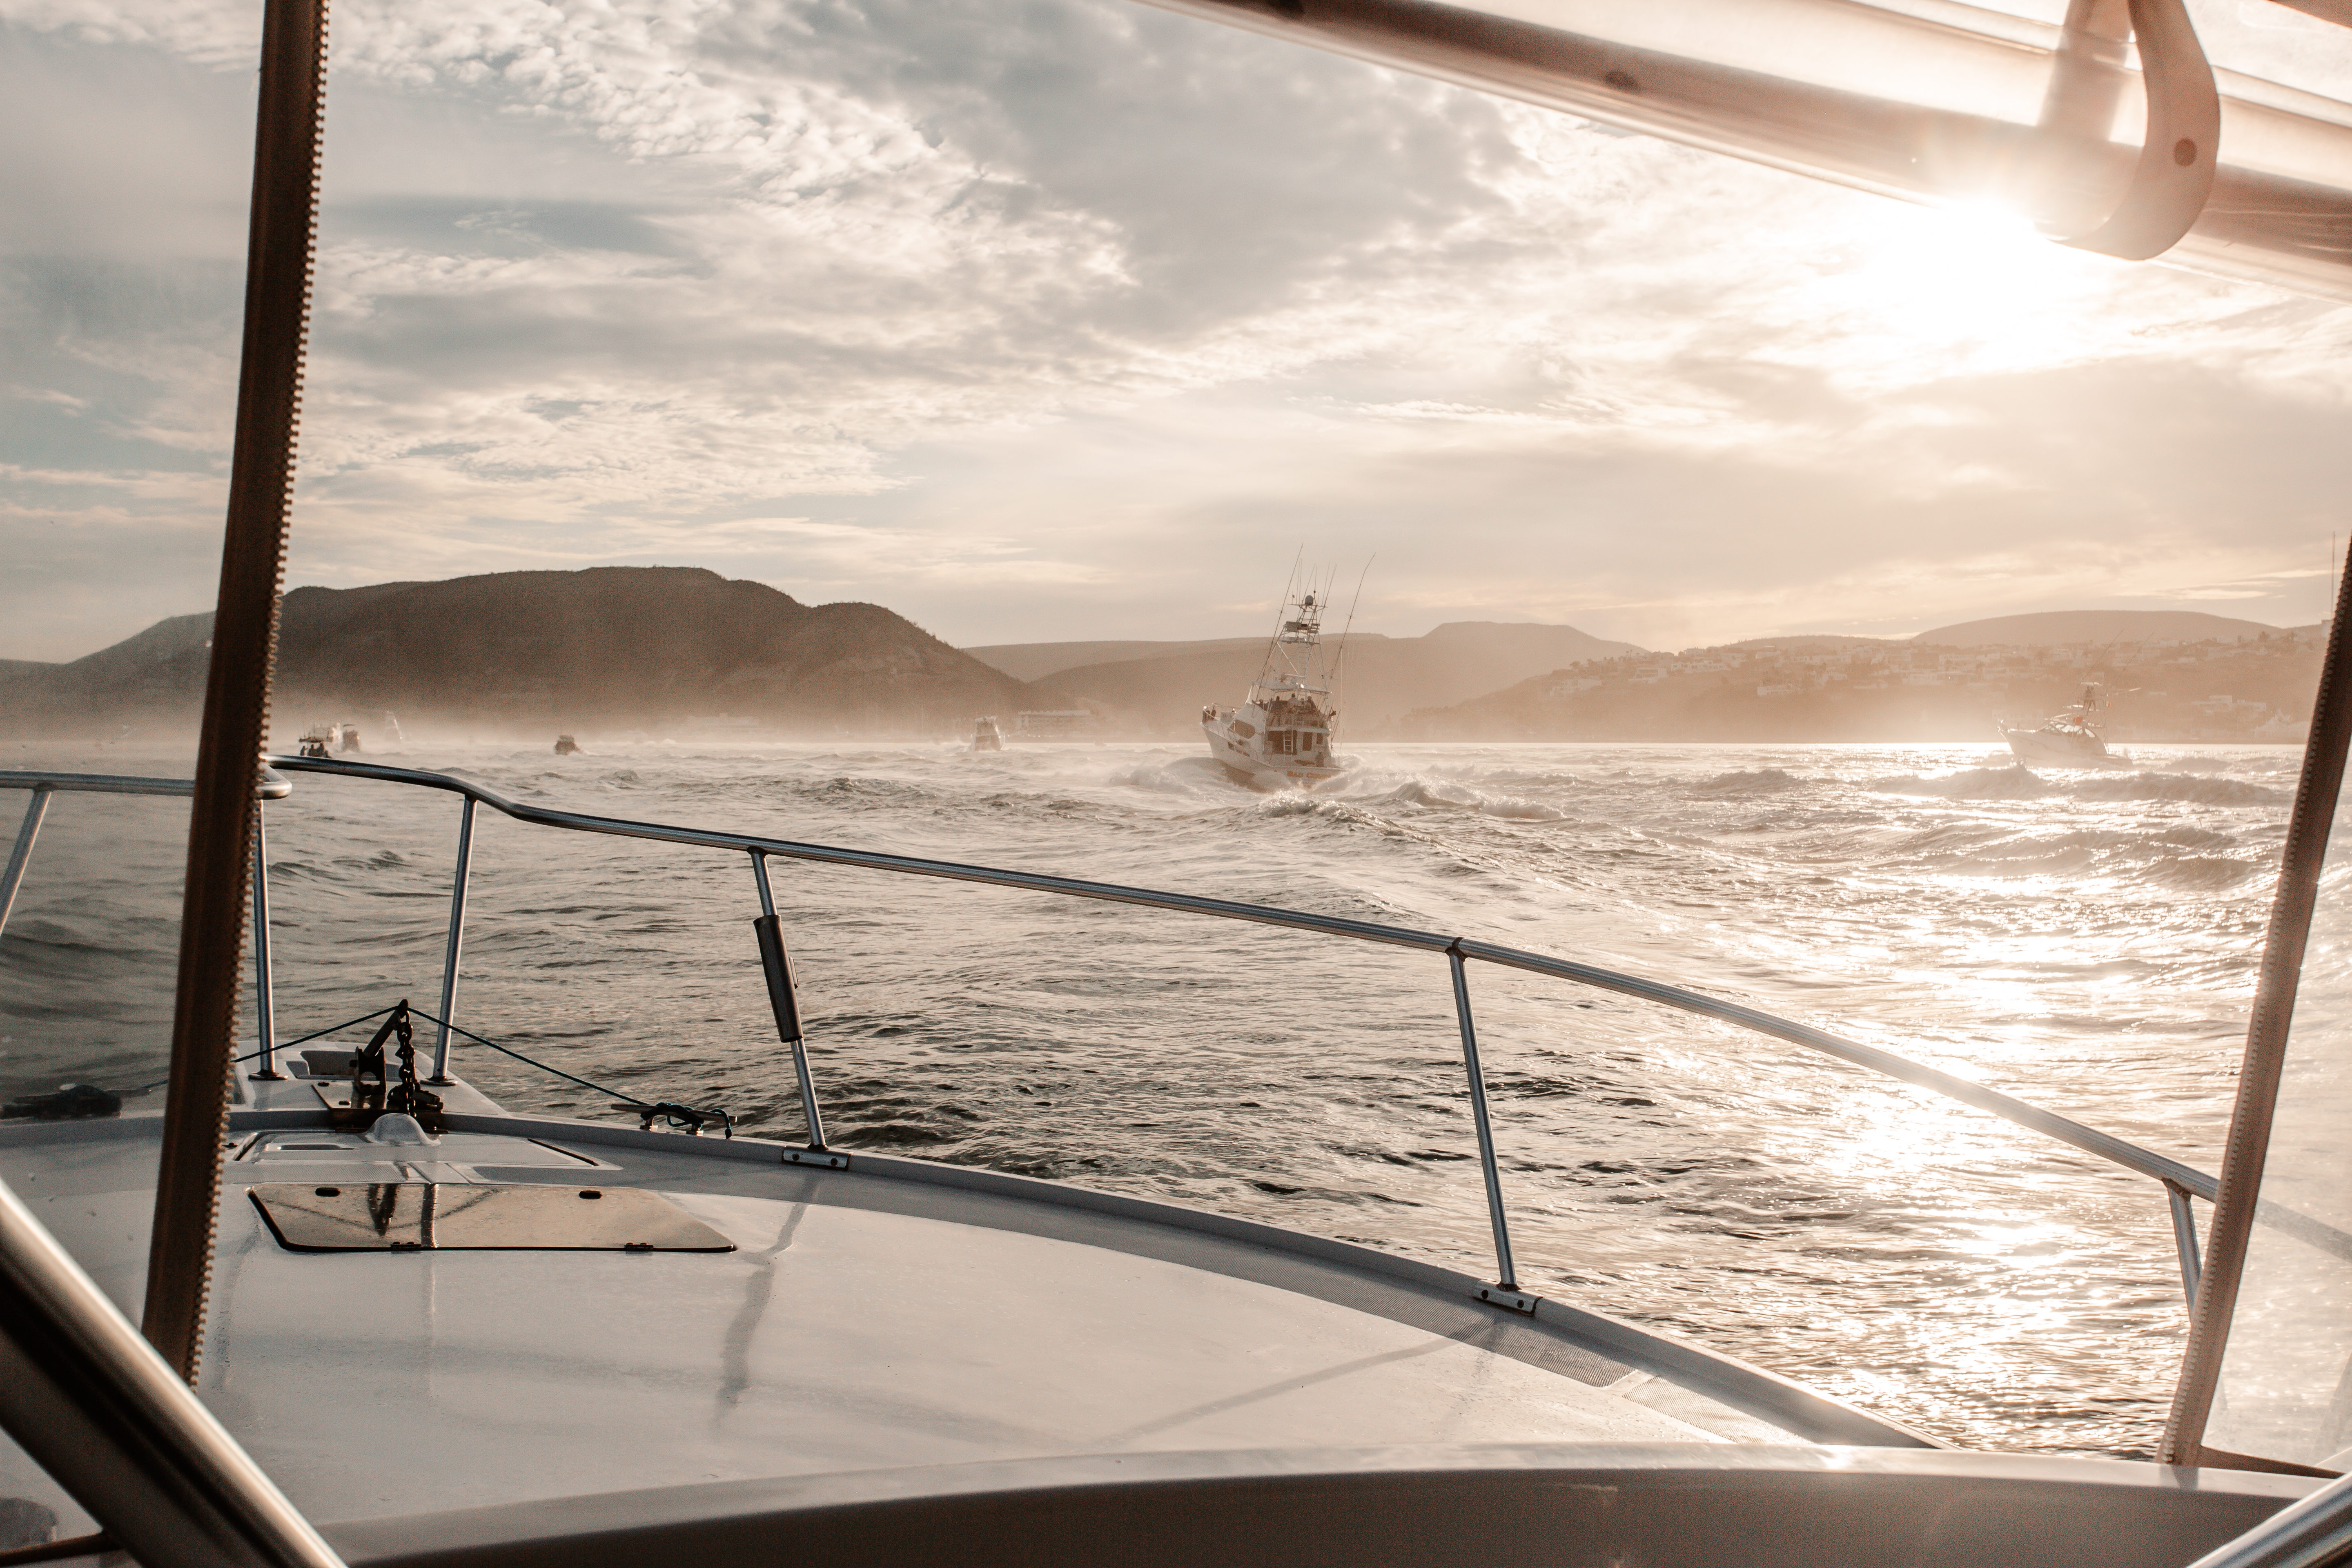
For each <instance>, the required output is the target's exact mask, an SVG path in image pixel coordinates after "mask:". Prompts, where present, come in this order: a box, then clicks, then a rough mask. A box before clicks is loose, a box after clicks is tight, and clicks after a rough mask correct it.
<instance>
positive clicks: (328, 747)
mask: <svg viewBox="0 0 2352 1568" xmlns="http://www.w3.org/2000/svg"><path fill="white" fill-rule="evenodd" d="M298 750H299V752H300V754H301V755H303V756H306V757H331V756H333V755H335V754H336V753H338V752H340V753H341V754H342V755H344V756H346V757H356V756H359V755H361V754H362V753H361V750H360V729H359V726H358V725H356V724H313V725H311V726H310V728H309V729H307V730H305V731H302V743H301V745H300V746H299V748H298Z"/></svg>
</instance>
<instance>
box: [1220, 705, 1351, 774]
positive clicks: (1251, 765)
mask: <svg viewBox="0 0 2352 1568" xmlns="http://www.w3.org/2000/svg"><path fill="white" fill-rule="evenodd" d="M1201 732H1202V734H1204V735H1206V736H1207V737H1208V738H1209V755H1211V756H1213V757H1214V758H1215V759H1216V760H1217V761H1219V762H1221V763H1224V765H1225V766H1226V767H1228V768H1231V769H1232V770H1233V771H1234V773H1239V774H1241V775H1242V776H1243V778H1244V779H1245V780H1247V781H1248V782H1249V783H1250V784H1255V785H1258V786H1259V787H1261V788H1271V789H1286V788H1289V787H1291V786H1293V785H1296V786H1297V787H1298V788H1301V789H1313V788H1314V787H1315V786H1316V785H1317V784H1321V783H1322V782H1323V781H1324V780H1325V779H1333V778H1338V777H1339V775H1340V774H1341V773H1345V772H1346V771H1347V770H1346V769H1345V768H1343V767H1341V766H1339V764H1338V763H1324V764H1313V763H1302V762H1299V761H1297V759H1296V758H1292V757H1279V756H1275V757H1269V756H1262V755H1260V754H1259V753H1258V752H1255V750H1253V749H1252V748H1251V746H1250V745H1249V743H1248V742H1244V741H1243V740H1241V739H1239V738H1238V737H1236V736H1234V734H1232V733H1231V732H1230V731H1227V730H1226V729H1225V728H1224V727H1223V724H1222V723H1221V722H1220V721H1216V720H1210V721H1205V722H1203V723H1202V726H1201Z"/></svg>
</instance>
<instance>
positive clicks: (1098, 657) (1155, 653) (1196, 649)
mask: <svg viewBox="0 0 2352 1568" xmlns="http://www.w3.org/2000/svg"><path fill="white" fill-rule="evenodd" d="M1355 640H1356V641H1357V642H1367V641H1383V640H1385V639H1384V638H1381V637H1380V636H1379V634H1378V633H1367V632H1359V633H1357V634H1356V637H1355ZM1237 648H1255V649H1257V650H1258V651H1259V652H1261V653H1263V652H1264V651H1265V638H1264V637H1212V638H1209V639H1207V640H1206V641H1201V642H1008V643H992V644H991V645H989V646H988V647H968V648H966V649H964V650H963V651H964V652H966V653H968V654H970V655H971V657H972V658H976V659H978V660H980V662H981V663H982V664H984V665H986V666H988V667H989V668H991V669H1001V670H1003V672H1004V673H1005V674H1007V675H1009V676H1011V677H1012V678H1013V679H1015V680H1043V679H1045V677H1047V676H1049V675H1052V674H1053V673H1055V671H1056V670H1063V669H1076V668H1083V667H1085V666H1087V665H1095V664H1131V663H1133V662H1135V661H1136V660H1138V659H1145V658H1181V657H1183V656H1184V655H1187V654H1195V653H1231V652H1233V651H1234V650H1235V649H1237Z"/></svg>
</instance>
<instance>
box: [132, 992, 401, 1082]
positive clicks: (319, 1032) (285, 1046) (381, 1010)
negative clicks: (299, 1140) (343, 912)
mask: <svg viewBox="0 0 2352 1568" xmlns="http://www.w3.org/2000/svg"><path fill="white" fill-rule="evenodd" d="M398 1005H399V1004H398V1003H394V1004H393V1006H398ZM391 1011H392V1008H391V1007H378V1008H377V1009H376V1010H375V1011H374V1012H373V1013H362V1014H361V1015H360V1016H358V1017H356V1018H346V1019H344V1020H343V1021H342V1022H341V1023H340V1024H336V1025H333V1026H331V1027H328V1028H324V1029H313V1030H311V1031H310V1033H309V1034H307V1035H302V1036H299V1037H296V1038H294V1039H290V1040H281V1041H279V1042H278V1044H277V1045H275V1046H272V1047H270V1049H271V1050H273V1051H290V1050H292V1049H293V1048H294V1047H296V1046H299V1045H305V1044H308V1043H309V1042H310V1041H312V1040H315V1039H318V1038H319V1037H321V1036H324V1035H331V1034H333V1033H335V1031H336V1030H338V1029H348V1028H350V1027H351V1026H352V1025H353V1024H364V1023H366V1022H367V1021H368V1020H369V1019H371V1018H381V1017H383V1016H384V1015H385V1014H386V1013H389V1012H391ZM417 1016H419V1017H423V1016H424V1015H423V1014H421V1013H420V1014H418V1015H417ZM260 1055H261V1053H260V1052H259V1051H258V1050H252V1051H247V1053H246V1054H245V1055H243V1056H241V1057H239V1058H236V1060H235V1061H233V1062H231V1063H229V1066H231V1067H237V1066H241V1065H242V1064H244V1063H246V1062H249V1061H252V1060H253V1059H255V1058H257V1057H258V1056H260ZM171 1081H172V1080H171V1079H168V1078H159V1079H156V1080H155V1081H154V1082H153V1083H142V1084H141V1085H140V1086H139V1087H138V1088H137V1089H115V1090H114V1091H113V1092H114V1093H116V1094H120V1095H122V1096H125V1097H128V1096H131V1095H134V1094H145V1093H147V1092H148V1091H149V1090H150V1089H161V1088H163V1086H164V1085H165V1084H167V1083H169V1082H171Z"/></svg>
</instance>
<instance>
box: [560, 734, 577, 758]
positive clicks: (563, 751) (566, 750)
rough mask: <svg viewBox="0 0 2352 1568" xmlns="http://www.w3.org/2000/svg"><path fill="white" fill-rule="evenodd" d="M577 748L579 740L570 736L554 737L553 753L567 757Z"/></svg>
mask: <svg viewBox="0 0 2352 1568" xmlns="http://www.w3.org/2000/svg"><path fill="white" fill-rule="evenodd" d="M579 749H580V742H577V741H575V740H573V739H572V737H571V736H569V735H558V736H556V737H555V754H556V755H557V756H559V757H568V756H570V755H572V752H576V751H578V750H579Z"/></svg>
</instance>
